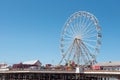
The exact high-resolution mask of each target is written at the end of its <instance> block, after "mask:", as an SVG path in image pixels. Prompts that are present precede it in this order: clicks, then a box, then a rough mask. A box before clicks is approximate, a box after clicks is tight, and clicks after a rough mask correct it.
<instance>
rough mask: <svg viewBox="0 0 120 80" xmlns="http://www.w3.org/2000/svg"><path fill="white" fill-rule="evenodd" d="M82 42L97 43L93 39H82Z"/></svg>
mask: <svg viewBox="0 0 120 80" xmlns="http://www.w3.org/2000/svg"><path fill="white" fill-rule="evenodd" d="M82 41H83V42H84V41H85V42H95V43H96V42H97V41H96V40H95V39H94V40H92V39H91V40H90V39H82Z"/></svg>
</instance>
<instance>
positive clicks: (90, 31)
mask: <svg viewBox="0 0 120 80" xmlns="http://www.w3.org/2000/svg"><path fill="white" fill-rule="evenodd" d="M94 31H95V28H94V25H93V24H92V25H91V26H89V27H88V28H86V29H85V30H84V31H83V33H84V34H90V33H92V32H94Z"/></svg>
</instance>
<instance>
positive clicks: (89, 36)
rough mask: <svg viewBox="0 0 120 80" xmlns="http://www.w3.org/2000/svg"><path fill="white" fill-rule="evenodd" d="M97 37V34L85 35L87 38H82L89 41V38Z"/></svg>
mask: <svg viewBox="0 0 120 80" xmlns="http://www.w3.org/2000/svg"><path fill="white" fill-rule="evenodd" d="M96 36H97V35H96V34H89V35H85V36H84V37H82V38H84V39H88V38H93V37H96Z"/></svg>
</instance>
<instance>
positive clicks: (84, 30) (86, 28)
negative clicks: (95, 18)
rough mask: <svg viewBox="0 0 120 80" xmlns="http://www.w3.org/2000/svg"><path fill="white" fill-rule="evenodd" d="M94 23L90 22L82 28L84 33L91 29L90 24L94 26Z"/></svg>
mask: <svg viewBox="0 0 120 80" xmlns="http://www.w3.org/2000/svg"><path fill="white" fill-rule="evenodd" d="M92 25H93V24H92V22H91V23H89V24H88V25H87V26H86V27H85V28H84V29H81V31H82V33H85V32H86V30H89V29H90V26H92Z"/></svg>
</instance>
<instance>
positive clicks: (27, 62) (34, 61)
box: [23, 60, 39, 65]
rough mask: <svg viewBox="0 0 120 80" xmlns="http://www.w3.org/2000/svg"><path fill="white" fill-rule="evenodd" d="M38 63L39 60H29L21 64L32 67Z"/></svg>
mask: <svg viewBox="0 0 120 80" xmlns="http://www.w3.org/2000/svg"><path fill="white" fill-rule="evenodd" d="M37 62H39V60H31V61H25V62H23V64H30V65H33V64H35V63H37Z"/></svg>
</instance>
